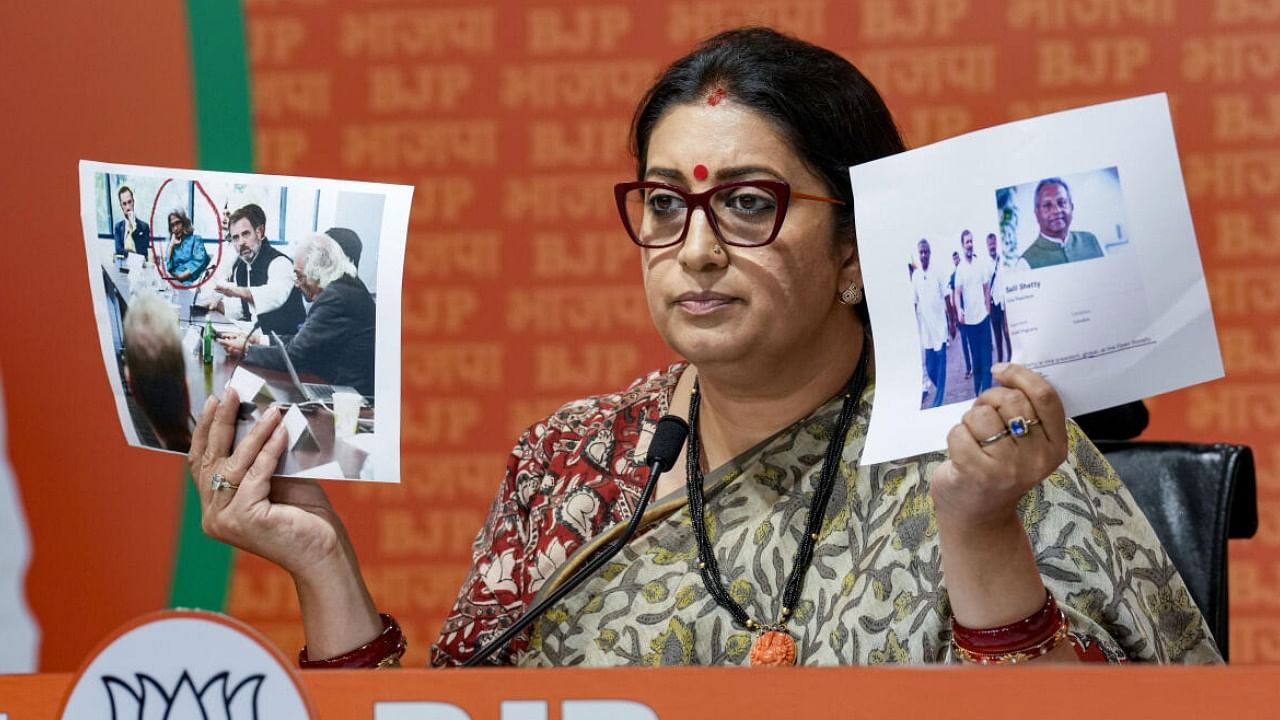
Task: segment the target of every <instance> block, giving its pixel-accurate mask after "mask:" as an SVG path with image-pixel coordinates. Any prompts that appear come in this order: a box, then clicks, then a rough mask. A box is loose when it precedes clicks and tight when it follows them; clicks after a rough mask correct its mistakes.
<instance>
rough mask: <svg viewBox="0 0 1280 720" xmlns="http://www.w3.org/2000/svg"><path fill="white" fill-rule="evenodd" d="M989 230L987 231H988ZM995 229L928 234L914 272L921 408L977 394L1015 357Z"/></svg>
mask: <svg viewBox="0 0 1280 720" xmlns="http://www.w3.org/2000/svg"><path fill="white" fill-rule="evenodd" d="M980 232H981V231H980ZM1005 263H1006V258H1005V257H1004V256H1003V255H1002V253H1001V244H1000V241H999V238H998V236H997V235H996V232H995V230H994V229H992V230H988V231H986V232H981V234H975V232H974V230H971V229H969V228H965V229H962V230H959V231H957V232H955V233H953V234H952V235H951V237H946V236H943V237H933V238H928V237H926V238H920V239H919V240H917V241H915V242H914V246H913V247H912V248H911V249H910V250H909V257H908V260H907V273H908V275H909V276H910V278H911V293H912V299H913V301H914V303H915V314H916V329H917V331H918V333H919V337H920V367H921V389H920V409H922V410H926V409H929V408H936V407H941V406H943V405H950V404H952V403H958V402H963V401H966V400H972V399H974V398H975V397H977V396H978V395H979V394H980V393H981V392H982V391H983V390H986V389H987V388H989V387H991V384H992V379H991V366H992V364H994V363H998V362H1010V361H1011V360H1012V359H1013V345H1012V343H1011V342H1010V339H1009V322H1008V318H1007V317H1006V315H1005V296H1004V292H1003V286H1002V284H1001V282H1002V278H1003V276H1004V274H1006V273H1007V272H1008V271H1007V269H1006V268H1007V265H1006V264H1005Z"/></svg>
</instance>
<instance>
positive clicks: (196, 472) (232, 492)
mask: <svg viewBox="0 0 1280 720" xmlns="http://www.w3.org/2000/svg"><path fill="white" fill-rule="evenodd" d="M239 409H240V398H239V396H238V395H237V394H236V391H235V390H233V389H231V388H228V389H227V390H226V391H225V392H224V393H223V397H222V400H221V401H219V400H218V399H217V398H214V397H210V398H209V400H208V401H207V402H205V405H204V409H203V411H202V412H201V413H200V419H199V421H198V422H197V423H196V430H195V433H194V435H193V436H192V438H191V452H190V454H189V455H188V458H187V459H188V462H190V464H191V476H192V478H194V479H195V483H196V489H197V490H198V491H199V493H200V515H201V522H202V525H203V527H204V531H205V533H206V534H208V535H209V536H210V537H212V538H214V539H216V540H221V541H222V542H225V543H228V544H230V545H234V546H235V547H238V548H240V549H242V550H246V551H248V552H251V553H253V554H255V555H258V556H260V557H263V558H266V559H267V560H270V561H271V562H273V563H275V564H277V565H279V566H280V567H282V568H284V569H285V570H286V571H288V572H289V574H291V575H292V576H293V579H294V584H295V586H296V588H297V591H298V605H299V607H300V609H301V611H302V624H303V627H304V630H305V632H306V636H307V654H308V657H310V659H313V660H315V659H320V658H327V657H332V656H335V655H339V654H341V653H344V652H347V651H348V650H351V649H352V648H356V647H359V646H361V645H363V644H365V643H367V642H369V641H370V640H371V639H373V638H374V637H376V636H377V635H378V633H379V632H380V631H381V630H382V621H381V619H379V617H378V612H377V610H376V609H375V607H374V604H373V599H372V598H371V597H370V596H369V591H368V589H367V588H366V586H365V584H364V578H363V577H362V575H361V573H360V565H359V563H358V561H357V560H356V556H355V550H354V549H353V548H352V546H351V542H350V540H349V539H348V537H347V532H346V529H345V528H344V527H343V525H342V520H341V519H340V518H339V517H338V515H337V513H336V512H334V510H333V506H332V505H331V504H330V503H329V498H328V496H327V495H326V494H325V492H324V490H323V489H322V488H321V487H320V485H319V484H318V483H316V482H315V481H314V480H304V479H300V478H276V479H274V480H272V477H271V476H272V475H273V474H274V473H275V469H276V466H277V464H278V463H279V461H280V456H281V455H282V454H283V453H284V452H285V450H286V449H287V444H288V433H287V432H286V431H285V429H284V425H283V423H281V421H280V411H279V410H277V409H276V408H274V407H272V408H268V409H267V411H266V412H265V413H263V415H262V418H261V419H260V420H259V421H258V422H257V423H256V424H255V425H254V426H253V429H251V430H250V431H249V433H248V434H247V435H246V436H245V437H243V438H241V440H240V442H239V443H238V444H237V446H236V448H235V452H231V443H232V441H233V440H234V439H235V435H236V425H237V414H238V411H239ZM215 475H220V476H221V478H222V480H224V481H225V482H228V483H231V484H232V485H238V486H239V487H238V488H235V489H232V488H228V487H224V488H222V489H218V490H215V489H214V488H213V481H214V476H215Z"/></svg>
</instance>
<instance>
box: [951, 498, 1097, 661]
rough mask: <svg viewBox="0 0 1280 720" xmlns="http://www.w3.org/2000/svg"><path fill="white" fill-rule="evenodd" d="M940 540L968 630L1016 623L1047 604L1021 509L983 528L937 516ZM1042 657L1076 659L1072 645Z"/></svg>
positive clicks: (960, 619)
mask: <svg viewBox="0 0 1280 720" xmlns="http://www.w3.org/2000/svg"><path fill="white" fill-rule="evenodd" d="M938 542H939V545H940V546H941V549H942V572H943V576H944V577H945V578H946V583H947V594H948V596H949V598H950V601H951V612H952V615H953V616H954V617H955V620H956V622H957V623H959V624H961V625H963V626H965V627H969V628H975V629H976V628H992V627H1000V626H1002V625H1009V624H1011V623H1015V622H1017V621H1019V620H1022V619H1023V618H1026V617H1028V616H1030V615H1032V614H1033V613H1035V612H1036V611H1037V610H1038V609H1039V608H1040V607H1042V606H1043V605H1044V602H1045V595H1044V593H1045V589H1044V580H1043V579H1042V578H1041V576H1040V569H1039V567H1038V566H1037V565H1036V559H1035V555H1034V553H1033V552H1032V549H1031V541H1030V539H1029V538H1028V537H1027V531H1026V529H1025V528H1024V527H1023V525H1022V522H1021V520H1020V518H1019V517H1018V514H1017V512H1016V511H1013V512H1010V513H1009V515H1008V516H1007V517H1006V518H1003V519H998V520H995V521H992V522H990V523H988V524H985V525H982V526H975V525H973V524H965V523H961V522H956V521H951V520H949V519H948V518H946V517H945V516H944V515H943V514H941V513H940V514H939V515H938ZM1043 659H1049V660H1059V661H1068V662H1071V661H1075V660H1076V655H1075V653H1074V651H1072V649H1071V646H1070V644H1069V643H1064V644H1062V645H1060V646H1059V647H1058V648H1056V649H1055V650H1054V651H1053V652H1051V653H1049V654H1047V655H1044V656H1043Z"/></svg>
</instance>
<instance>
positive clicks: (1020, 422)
mask: <svg viewBox="0 0 1280 720" xmlns="http://www.w3.org/2000/svg"><path fill="white" fill-rule="evenodd" d="M1039 424H1040V420H1039V418H1031V419H1030V420H1028V419H1026V418H1024V417H1022V416H1021V415H1018V416H1015V417H1011V418H1009V422H1008V423H1007V424H1006V427H1008V428H1009V434H1010V435H1012V436H1014V437H1016V438H1020V437H1026V436H1027V433H1029V432H1031V426H1033V425H1039Z"/></svg>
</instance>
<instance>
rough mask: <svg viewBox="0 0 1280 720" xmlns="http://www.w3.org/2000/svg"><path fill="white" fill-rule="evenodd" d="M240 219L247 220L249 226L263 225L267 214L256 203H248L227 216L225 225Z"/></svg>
mask: <svg viewBox="0 0 1280 720" xmlns="http://www.w3.org/2000/svg"><path fill="white" fill-rule="evenodd" d="M241 220H248V221H249V226H250V227H253V228H260V227H264V226H265V225H266V224H267V214H266V213H265V212H263V210H262V208H261V207H260V206H259V205H258V204H257V203H249V204H248V205H245V206H244V207H242V208H240V209H239V210H236V211H235V212H233V213H231V215H229V216H228V217H227V225H228V226H230V225H234V224H236V223H237V222H240V221H241Z"/></svg>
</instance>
